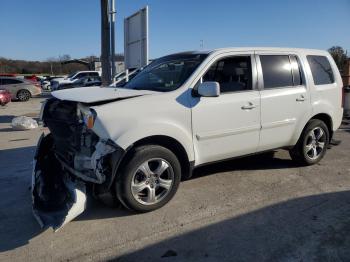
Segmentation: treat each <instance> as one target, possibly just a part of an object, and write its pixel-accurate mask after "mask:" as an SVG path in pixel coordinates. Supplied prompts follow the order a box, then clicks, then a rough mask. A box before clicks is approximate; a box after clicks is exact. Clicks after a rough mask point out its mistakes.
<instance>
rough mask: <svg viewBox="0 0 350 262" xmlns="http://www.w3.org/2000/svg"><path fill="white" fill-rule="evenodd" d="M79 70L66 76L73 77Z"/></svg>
mask: <svg viewBox="0 0 350 262" xmlns="http://www.w3.org/2000/svg"><path fill="white" fill-rule="evenodd" d="M76 73H77V72H74V73H71V74H70V75H68V76H67V77H66V78H67V79H68V78H72V77H73V76H74V75H75V74H76Z"/></svg>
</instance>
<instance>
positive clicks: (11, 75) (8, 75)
mask: <svg viewBox="0 0 350 262" xmlns="http://www.w3.org/2000/svg"><path fill="white" fill-rule="evenodd" d="M0 76H7V77H16V74H0Z"/></svg>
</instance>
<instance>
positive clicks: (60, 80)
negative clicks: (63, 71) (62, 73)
mask: <svg viewBox="0 0 350 262" xmlns="http://www.w3.org/2000/svg"><path fill="white" fill-rule="evenodd" d="M99 76H100V72H98V71H78V72H75V73H72V74H70V75H69V76H67V77H65V78H56V79H54V80H51V83H50V85H51V90H52V91H54V90H57V88H58V86H59V85H60V84H71V83H75V82H77V81H78V80H79V79H82V78H85V77H99Z"/></svg>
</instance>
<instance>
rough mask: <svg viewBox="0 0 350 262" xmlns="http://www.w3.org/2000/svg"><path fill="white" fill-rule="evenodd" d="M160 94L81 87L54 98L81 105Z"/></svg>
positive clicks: (67, 90)
mask: <svg viewBox="0 0 350 262" xmlns="http://www.w3.org/2000/svg"><path fill="white" fill-rule="evenodd" d="M155 93H158V92H155V91H148V90H133V89H124V88H115V87H98V86H96V87H81V88H71V89H64V90H59V91H54V92H52V93H51V94H52V96H54V97H56V98H58V99H60V100H66V101H74V102H81V103H86V104H89V103H96V102H102V101H113V100H118V99H124V98H128V97H136V96H143V95H150V94H155Z"/></svg>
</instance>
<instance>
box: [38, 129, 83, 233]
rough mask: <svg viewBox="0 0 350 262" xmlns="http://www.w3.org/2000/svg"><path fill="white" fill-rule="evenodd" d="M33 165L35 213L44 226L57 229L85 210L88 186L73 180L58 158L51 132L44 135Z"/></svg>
mask: <svg viewBox="0 0 350 262" xmlns="http://www.w3.org/2000/svg"><path fill="white" fill-rule="evenodd" d="M33 165H34V166H33V174H32V201H33V213H34V216H35V218H36V219H37V220H38V222H39V224H40V226H41V227H52V228H53V229H54V230H55V231H57V230H58V229H60V228H61V227H62V226H64V225H65V224H67V223H68V222H70V221H71V220H73V219H74V218H75V217H77V216H78V215H80V214H81V213H83V212H84V210H85V208H86V185H85V183H84V182H82V181H79V180H77V179H74V178H73V177H72V176H71V175H70V174H69V173H68V172H67V171H66V170H65V169H64V167H63V166H62V165H61V164H60V163H59V161H58V160H57V159H56V157H55V155H54V152H53V151H52V139H51V137H50V135H49V136H46V137H44V135H42V136H41V138H40V140H39V143H38V147H37V152H36V154H35V157H34V162H33Z"/></svg>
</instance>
